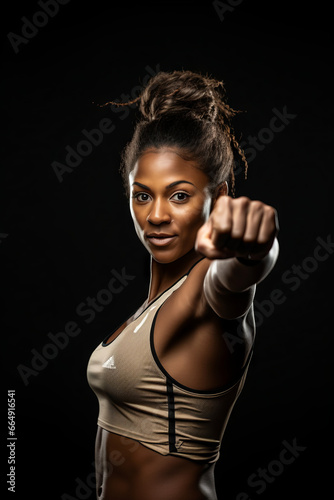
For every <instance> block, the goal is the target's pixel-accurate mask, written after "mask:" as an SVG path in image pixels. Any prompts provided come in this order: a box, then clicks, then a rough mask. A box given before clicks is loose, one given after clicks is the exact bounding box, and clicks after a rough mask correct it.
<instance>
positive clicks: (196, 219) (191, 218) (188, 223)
mask: <svg viewBox="0 0 334 500" xmlns="http://www.w3.org/2000/svg"><path fill="white" fill-rule="evenodd" d="M205 221H206V217H205V214H204V212H203V205H200V206H197V207H191V208H190V207H189V208H187V209H185V210H184V211H183V213H182V215H180V216H179V222H180V224H181V225H182V227H183V230H184V231H186V232H187V233H188V234H189V233H196V232H197V231H198V229H199V228H200V227H201V226H202V225H203V224H204V222H205Z"/></svg>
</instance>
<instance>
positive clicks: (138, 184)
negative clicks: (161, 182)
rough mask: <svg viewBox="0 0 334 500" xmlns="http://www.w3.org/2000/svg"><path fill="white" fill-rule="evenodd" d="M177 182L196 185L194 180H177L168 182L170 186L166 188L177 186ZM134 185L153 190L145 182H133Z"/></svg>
mask: <svg viewBox="0 0 334 500" xmlns="http://www.w3.org/2000/svg"><path fill="white" fill-rule="evenodd" d="M177 184H191V185H192V186H194V187H196V186H195V184H193V183H192V182H189V181H185V180H181V181H175V182H172V183H171V184H168V186H166V189H170V188H172V187H174V186H177ZM132 185H133V186H134V185H136V186H139V187H141V188H143V189H147V190H148V191H151V189H150V188H149V187H148V186H145V184H142V183H141V182H133V183H132Z"/></svg>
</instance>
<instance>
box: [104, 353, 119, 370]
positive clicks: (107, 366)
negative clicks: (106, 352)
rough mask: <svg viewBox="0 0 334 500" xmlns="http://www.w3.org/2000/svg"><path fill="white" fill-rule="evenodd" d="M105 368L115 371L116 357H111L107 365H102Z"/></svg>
mask: <svg viewBox="0 0 334 500" xmlns="http://www.w3.org/2000/svg"><path fill="white" fill-rule="evenodd" d="M102 366H103V367H104V368H109V369H110V370H112V369H115V368H116V366H115V360H114V356H110V358H108V359H107V361H106V362H105V363H103V365H102Z"/></svg>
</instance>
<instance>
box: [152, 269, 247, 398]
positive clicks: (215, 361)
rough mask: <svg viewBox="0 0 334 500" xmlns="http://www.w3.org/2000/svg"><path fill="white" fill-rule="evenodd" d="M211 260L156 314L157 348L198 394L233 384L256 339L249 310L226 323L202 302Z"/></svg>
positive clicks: (178, 376) (168, 367)
mask: <svg viewBox="0 0 334 500" xmlns="http://www.w3.org/2000/svg"><path fill="white" fill-rule="evenodd" d="M211 262H212V261H211V260H209V259H203V260H202V261H201V262H199V263H198V264H197V265H196V266H195V267H194V268H193V269H192V270H191V272H190V273H189V275H188V276H187V278H186V280H185V281H184V282H183V283H182V285H181V286H180V287H179V288H178V289H177V290H175V291H174V292H173V293H172V295H171V296H169V298H168V300H166V301H165V302H164V304H163V306H162V307H161V310H160V311H159V313H158V314H157V317H156V322H155V330H154V345H155V350H156V353H157V355H158V358H159V359H160V361H161V362H162V364H163V366H164V367H165V369H166V370H167V371H168V373H170V374H171V376H173V377H174V378H175V379H176V380H178V381H179V382H181V383H183V384H184V385H186V386H187V387H192V388H194V389H198V390H202V389H203V390H209V389H211V388H212V387H219V386H222V385H225V384H228V383H229V382H230V381H231V380H233V379H234V378H235V377H236V376H237V375H238V374H239V373H240V369H241V368H242V367H243V366H244V364H245V363H246V360H247V358H248V355H249V352H250V350H251V347H252V344H253V339H254V336H253V333H254V329H253V328H252V325H251V323H252V318H251V316H252V314H251V311H249V312H250V314H249V315H248V313H247V314H245V315H244V316H243V317H242V318H236V319H234V320H226V319H224V318H221V317H219V316H218V315H217V314H216V313H215V312H214V311H213V310H212V308H211V307H210V306H209V305H208V304H207V302H205V301H203V298H202V297H203V282H204V278H205V275H206V272H207V270H208V268H209V266H210V263H211ZM222 300H224V297H222ZM247 316H248V317H247ZM181 360H182V362H181ZM194 366H196V367H197V368H196V370H195V372H196V373H195V372H194Z"/></svg>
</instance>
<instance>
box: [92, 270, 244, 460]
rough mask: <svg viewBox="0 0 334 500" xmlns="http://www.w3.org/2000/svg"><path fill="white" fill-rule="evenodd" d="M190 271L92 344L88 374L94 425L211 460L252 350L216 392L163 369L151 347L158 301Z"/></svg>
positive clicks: (155, 446)
mask: <svg viewBox="0 0 334 500" xmlns="http://www.w3.org/2000/svg"><path fill="white" fill-rule="evenodd" d="M195 265H196V264H195ZM193 267H194V266H193ZM189 272H190V271H188V273H187V274H185V275H184V276H183V277H181V278H180V279H179V280H178V281H177V282H176V283H174V285H172V286H171V287H170V288H168V289H167V290H165V291H164V292H163V293H162V294H161V295H159V296H158V297H157V298H156V299H155V300H154V301H153V302H151V303H150V304H149V305H148V306H147V308H146V309H145V310H144V311H143V312H142V313H141V314H140V315H139V316H138V317H137V318H136V319H135V320H134V321H132V322H131V323H130V324H129V325H127V326H126V327H125V328H124V329H123V330H122V331H121V333H120V334H119V335H118V336H117V337H116V338H115V339H114V340H112V341H111V342H108V343H106V342H105V341H103V342H102V343H101V344H100V345H99V346H98V347H97V348H96V349H95V351H94V352H93V353H92V355H91V357H90V360H89V363H88V370H87V377H88V382H89V385H90V386H91V388H92V389H93V391H94V392H95V394H96V396H97V398H98V401H99V415H98V425H99V426H100V427H102V428H103V429H106V430H107V431H109V432H112V433H115V434H118V435H121V436H124V437H127V438H131V439H134V440H136V441H138V442H140V443H141V444H142V445H144V446H146V447H147V448H150V449H151V450H154V451H156V452H157V453H160V454H162V455H175V456H179V457H184V458H188V459H191V460H195V461H205V462H215V461H217V460H218V458H219V450H220V443H221V439H222V437H223V433H224V430H225V427H226V425H227V422H228V419H229V416H230V414H231V411H232V409H233V406H234V404H235V402H236V400H237V398H238V396H239V394H240V392H241V390H242V387H243V385H244V380H245V377H246V373H247V370H248V366H249V361H250V358H251V354H252V351H251V353H250V355H249V357H248V361H247V363H246V364H245V367H244V368H243V370H242V372H241V373H240V377H239V378H238V380H236V381H235V382H234V383H233V384H231V385H230V386H229V387H227V388H221V389H219V390H216V391H214V392H211V391H198V390H194V389H190V388H188V387H186V386H184V385H182V384H180V383H178V382H177V381H176V380H174V379H173V378H172V377H171V376H170V375H169V374H168V373H167V371H166V370H165V369H164V367H163V366H162V364H161V363H160V361H159V359H158V357H157V354H156V352H155V348H154V326H155V320H156V317H157V315H158V314H159V309H160V307H161V306H162V305H163V304H164V303H165V301H166V300H168V297H170V295H171V294H172V293H173V292H174V291H175V290H177V289H178V288H179V287H180V286H182V284H183V283H184V281H185V280H186V279H187V276H188V274H189ZM109 337H110V334H109V335H108V337H107V339H108V338H109Z"/></svg>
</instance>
